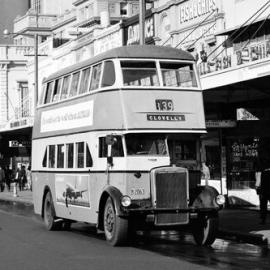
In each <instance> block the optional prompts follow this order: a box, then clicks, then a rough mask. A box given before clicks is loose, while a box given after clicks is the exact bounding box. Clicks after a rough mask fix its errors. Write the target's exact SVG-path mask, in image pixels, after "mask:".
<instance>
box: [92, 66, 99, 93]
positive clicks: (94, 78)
mask: <svg viewBox="0 0 270 270" xmlns="http://www.w3.org/2000/svg"><path fill="white" fill-rule="evenodd" d="M100 74H101V63H100V64H98V65H95V66H93V70H92V76H91V84H90V90H95V89H97V88H98V87H99V81H100Z"/></svg>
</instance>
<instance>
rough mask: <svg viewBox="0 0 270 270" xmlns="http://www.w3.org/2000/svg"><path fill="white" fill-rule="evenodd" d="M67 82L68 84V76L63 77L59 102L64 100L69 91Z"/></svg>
mask: <svg viewBox="0 0 270 270" xmlns="http://www.w3.org/2000/svg"><path fill="white" fill-rule="evenodd" d="M69 82H70V75H68V76H66V77H64V81H63V86H62V93H61V98H60V99H61V100H62V99H66V98H67V95H68V89H69Z"/></svg>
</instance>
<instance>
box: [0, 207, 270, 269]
mask: <svg viewBox="0 0 270 270" xmlns="http://www.w3.org/2000/svg"><path fill="white" fill-rule="evenodd" d="M0 209H1V210H0V239H1V252H0V262H1V269H3V270H9V269H10V270H15V269H22V270H23V269H25V270H32V269H33V270H37V269H38V270H45V269H50V270H51V269H58V270H64V269H65V270H67V269H70V270H71V269H72V270H80V269H84V270H85V269H91V270H98V269H102V270H104V269H110V270H114V269H115V270H121V269H125V270H126V269H140V270H144V269H155V270H156V269H163V270H166V269H168V270H169V269H170V270H173V269H178V270H179V269H181V270H182V269H189V270H193V269H194V270H196V269H202V270H203V269H230V270H231V269H246V270H247V269H270V252H269V250H268V249H267V248H266V247H260V246H255V245H249V244H244V243H237V242H233V241H225V240H221V239H217V240H216V242H215V243H214V245H213V246H212V247H211V248H207V247H198V246H196V245H195V244H194V243H193V240H192V237H191V236H190V235H188V234H179V233H176V232H172V233H171V234H170V235H169V234H162V235H160V234H157V233H155V234H151V235H149V234H148V235H138V237H137V238H136V241H135V243H134V244H133V245H132V246H129V247H111V246H109V245H108V244H107V243H106V242H105V240H104V236H103V235H102V234H96V233H95V232H94V230H93V229H92V228H91V227H89V226H88V225H87V224H73V226H72V228H71V231H56V232H48V231H47V230H46V229H45V227H44V226H43V223H42V220H41V219H40V218H39V217H37V216H34V215H33V214H31V213H29V212H27V211H26V212H24V211H23V209H17V208H16V210H14V209H13V210H10V208H8V207H7V206H5V205H3V204H1V206H0ZM25 213H26V215H25Z"/></svg>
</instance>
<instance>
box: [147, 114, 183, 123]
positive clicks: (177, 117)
mask: <svg viewBox="0 0 270 270" xmlns="http://www.w3.org/2000/svg"><path fill="white" fill-rule="evenodd" d="M147 120H148V121H167V122H178V121H185V120H186V118H185V115H183V114H147Z"/></svg>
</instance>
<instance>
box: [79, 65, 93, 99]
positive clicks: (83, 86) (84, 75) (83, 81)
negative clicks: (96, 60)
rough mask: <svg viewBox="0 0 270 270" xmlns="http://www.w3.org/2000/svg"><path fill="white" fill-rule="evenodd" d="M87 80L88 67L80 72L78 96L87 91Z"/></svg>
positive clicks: (88, 77)
mask: <svg viewBox="0 0 270 270" xmlns="http://www.w3.org/2000/svg"><path fill="white" fill-rule="evenodd" d="M89 79H90V67H89V68H86V69H84V70H83V71H82V76H81V83H80V89H79V94H83V93H86V92H87V91H88V85H89Z"/></svg>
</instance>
